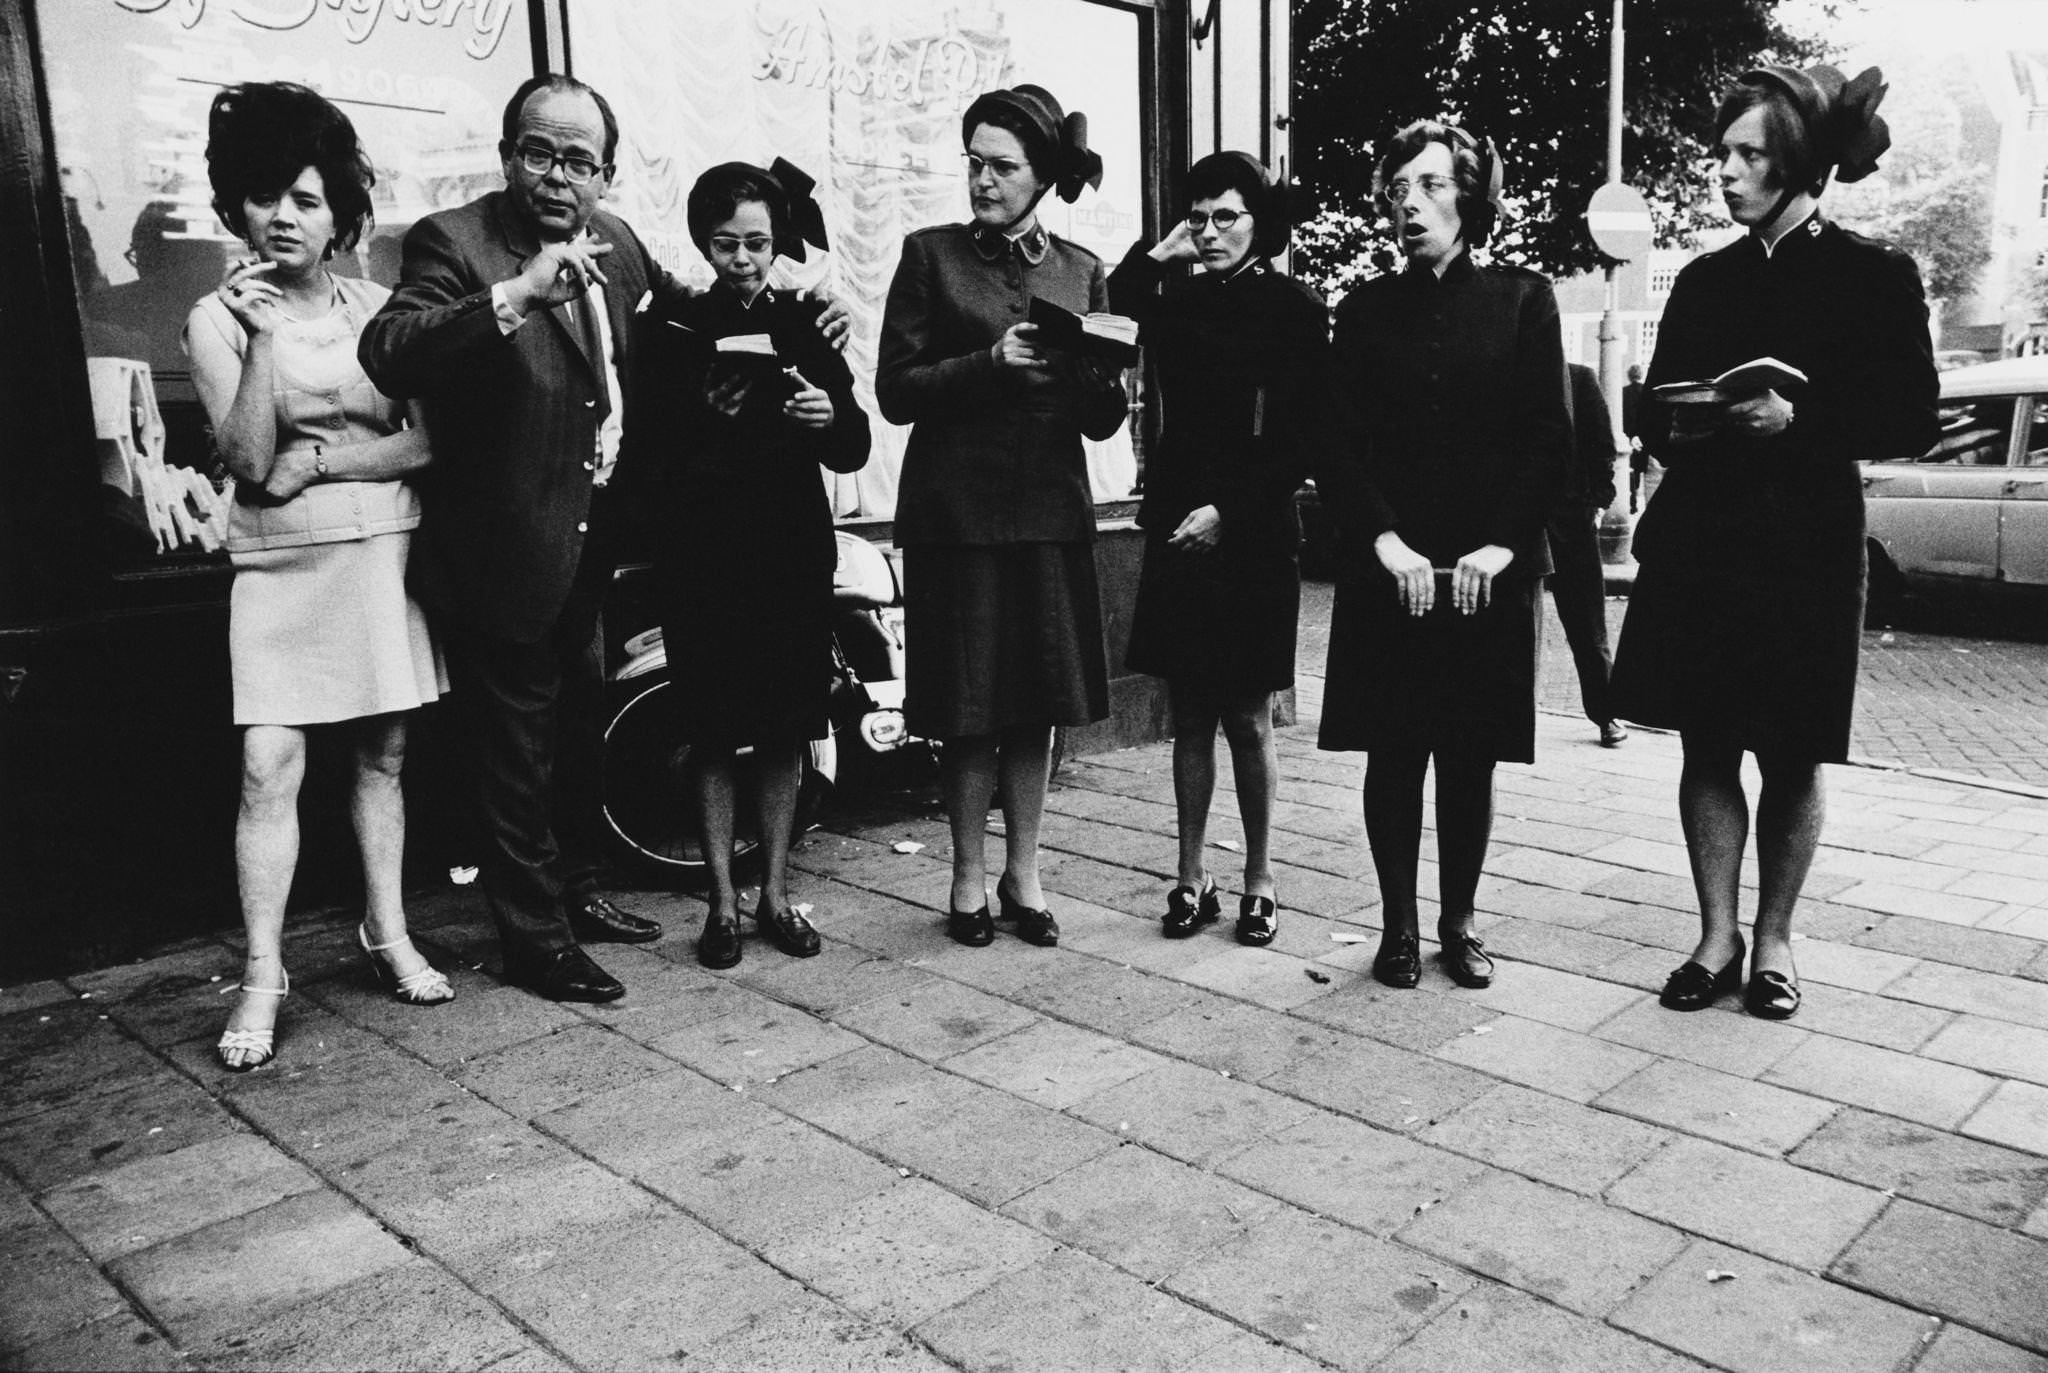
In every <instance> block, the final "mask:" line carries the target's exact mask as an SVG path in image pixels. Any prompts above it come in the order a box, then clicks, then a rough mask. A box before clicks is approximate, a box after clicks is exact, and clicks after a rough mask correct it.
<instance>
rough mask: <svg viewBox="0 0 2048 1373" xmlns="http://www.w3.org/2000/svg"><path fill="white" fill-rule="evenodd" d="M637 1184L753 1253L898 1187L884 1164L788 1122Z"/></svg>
mask: <svg viewBox="0 0 2048 1373" xmlns="http://www.w3.org/2000/svg"><path fill="white" fill-rule="evenodd" d="M637 1176H638V1179H639V1181H640V1182H641V1183H643V1184H644V1185H646V1186H647V1187H650V1188H652V1189H653V1190H654V1191H656V1192H658V1193H660V1194H661V1195H662V1196H665V1197H667V1198H668V1199H669V1200H671V1201H673V1202H675V1204H676V1205H678V1206H680V1207H682V1208H683V1209H684V1210H685V1211H688V1212H689V1213H690V1214H691V1215H693V1216H695V1217H697V1219H699V1220H701V1221H703V1222H704V1223H705V1224H706V1225H709V1226H710V1227H711V1228H712V1229H714V1230H716V1231H718V1232H719V1233H720V1234H721V1235H724V1236H726V1237H727V1238H728V1239H733V1240H737V1241H739V1242H740V1243H741V1244H744V1245H746V1246H748V1247H749V1248H759V1247H760V1246H761V1245H762V1244H763V1243H764V1242H766V1241H767V1240H768V1239H769V1238H771V1237H772V1236H774V1235H777V1234H780V1233H782V1232H783V1231H786V1230H789V1229H792V1228H795V1227H797V1226H801V1225H817V1224H824V1223H826V1222H827V1221H828V1219H829V1217H830V1216H831V1214H832V1213H833V1212H834V1211H837V1210H840V1209H842V1208H844V1207H847V1206H850V1205H852V1204H853V1203H855V1202H858V1201H860V1200H862V1199H864V1198H866V1197H870V1196H873V1195H874V1194H875V1193H877V1192H881V1191H885V1190H887V1189H888V1188H890V1187H892V1186H894V1185H895V1184H896V1182H897V1181H898V1180H899V1179H898V1176H897V1173H896V1170H895V1169H894V1168H891V1167H890V1166H889V1165H888V1164H886V1163H883V1162H882V1161H881V1160H879V1159H877V1158H874V1157H872V1156H871V1155H868V1154H864V1153H862V1152H861V1151H860V1150H858V1149H855V1148H853V1147H852V1146H851V1145H846V1144H841V1143H840V1142H839V1141H838V1140H836V1139H833V1138H832V1137H831V1136H829V1135H826V1134H824V1133H822V1132H820V1131H818V1130H815V1129H813V1128H811V1127H810V1126H808V1125H806V1124H804V1123H803V1122H801V1121H796V1120H786V1119H785V1120H778V1121H776V1122H774V1123H772V1124H769V1125H763V1126H760V1127H758V1128H756V1129H753V1130H748V1131H745V1132H744V1133H738V1134H731V1135H727V1136H725V1137H724V1138H721V1139H720V1140H718V1141H717V1142H716V1143H715V1144H714V1145H712V1146H711V1147H709V1148H707V1149H704V1150H702V1151H701V1152H699V1153H697V1154H694V1155H688V1156H683V1157H677V1158H670V1159H665V1160H662V1161H661V1162H659V1163H653V1164H650V1165H648V1166H647V1167H646V1168H644V1169H642V1170H641V1171H640V1173H639V1174H638V1175H637Z"/></svg>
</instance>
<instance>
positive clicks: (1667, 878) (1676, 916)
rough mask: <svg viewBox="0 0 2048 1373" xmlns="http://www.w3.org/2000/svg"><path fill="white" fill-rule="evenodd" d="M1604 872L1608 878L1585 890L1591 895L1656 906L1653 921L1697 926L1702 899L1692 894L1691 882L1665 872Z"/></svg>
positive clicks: (1609, 870) (1610, 869)
mask: <svg viewBox="0 0 2048 1373" xmlns="http://www.w3.org/2000/svg"><path fill="white" fill-rule="evenodd" d="M1605 872H1606V874H1607V875H1606V876H1605V877H1603V878H1601V879H1600V880H1599V881H1597V882H1595V883H1594V884H1593V885H1592V886H1590V887H1588V888H1586V894H1587V895H1588V896H1605V897H1611V898H1612V899H1614V900H1616V901H1627V902H1630V903H1632V904H1635V905H1638V906H1654V907H1657V908H1658V910H1657V912H1656V913H1655V914H1654V916H1653V917H1652V918H1653V919H1656V920H1662V921H1670V922H1675V924H1676V926H1678V927H1681V928H1682V927H1683V926H1684V925H1686V924H1688V923H1691V924H1694V925H1697V923H1698V921H1699V915H1698V912H1699V897H1698V894H1697V893H1695V892H1694V891H1693V887H1692V879H1690V878H1686V877H1673V876H1672V875H1671V874H1669V873H1662V872H1629V871H1621V872H1617V871H1616V870H1614V869H1613V868H1608V869H1605ZM1601 923H1602V924H1603V925H1604V924H1608V923H1613V922H1607V921H1603V922H1601ZM1687 942H1688V943H1690V942H1691V941H1690V940H1688V941H1687Z"/></svg>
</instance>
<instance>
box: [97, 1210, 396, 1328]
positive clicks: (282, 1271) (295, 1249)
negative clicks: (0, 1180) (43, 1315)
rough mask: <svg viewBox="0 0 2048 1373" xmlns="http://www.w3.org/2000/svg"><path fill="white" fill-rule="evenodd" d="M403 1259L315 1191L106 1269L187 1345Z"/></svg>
mask: <svg viewBox="0 0 2048 1373" xmlns="http://www.w3.org/2000/svg"><path fill="white" fill-rule="evenodd" d="M411 1258H412V1255H411V1254H410V1252H409V1251H407V1249H406V1248H405V1246H404V1245H402V1244H400V1243H399V1242H398V1241H397V1240H396V1239H395V1238H393V1237H392V1235H390V1234H389V1233H388V1232H386V1231H385V1230H384V1229H382V1228H381V1227H380V1226H378V1224H377V1223H376V1222H375V1221H373V1220H371V1219H370V1218H369V1217H368V1216H366V1215H364V1214H363V1213H362V1212H361V1211H358V1210H357V1209H356V1208H355V1207H354V1206H351V1205H350V1204H349V1203H348V1202H346V1201H344V1200H342V1199H341V1198H340V1197H338V1196H336V1195H334V1194H333V1193H332V1192H327V1191H320V1192H309V1193H307V1194H305V1195H303V1196H297V1197H290V1198H287V1199H286V1200H284V1201H280V1202H278V1203H277V1204H276V1205H274V1206H266V1207H265V1208H263V1209H262V1210H261V1211H252V1212H250V1213H249V1214H247V1215H243V1216H237V1217H235V1218H234V1219H232V1220H225V1221H221V1222H220V1223H219V1224H216V1225H210V1226H207V1227H206V1228H205V1229H203V1230H196V1231H194V1232H192V1233H191V1234H188V1235H181V1236H179V1237H178V1238H177V1239H174V1240H170V1241H167V1242H166V1243H163V1244H159V1245H155V1246H153V1247H151V1248H149V1249H144V1250H141V1251H139V1252H137V1253H133V1254H128V1255H124V1256H123V1257H121V1258H118V1259H116V1260H114V1261H113V1262H112V1263H111V1264H109V1265H108V1266H107V1271H108V1272H109V1273H110V1274H111V1275H112V1276H113V1277H114V1279H115V1280H116V1281H117V1282H119V1283H120V1284H121V1285H122V1286H123V1287H125V1288H126V1289H127V1290H128V1291H130V1292H132V1293H133V1294H134V1295H135V1299H136V1301H138V1302H139V1303H141V1305H142V1306H143V1307H144V1308H146V1309H147V1310H148V1311H149V1313H150V1314H151V1315H152V1316H154V1317H155V1318H156V1319H157V1320H158V1321H159V1322H161V1323H162V1324H163V1325H164V1326H165V1327H166V1328H167V1329H169V1330H170V1332H171V1334H172V1336H173V1337H174V1338H175V1339H176V1340H177V1341H178V1343H179V1344H180V1345H183V1346H187V1347H189V1346H191V1345H193V1344H196V1343H200V1342H203V1341H205V1340H207V1339H209V1338H211V1337H213V1336H215V1335H217V1334H220V1333H222V1332H223V1331H226V1330H228V1329H231V1328H233V1327H235V1326H237V1325H239V1324H244V1323H247V1322H249V1321H251V1320H253V1319H254V1318H256V1317H258V1316H260V1315H265V1314H268V1313H270V1312H273V1311H279V1310H282V1309H284V1308H285V1307H288V1306H295V1305H297V1304H298V1303H300V1302H304V1301H308V1300H310V1299H312V1298H314V1297H317V1296H319V1295H320V1294H321V1293H323V1292H328V1291H331V1290H333V1289H334V1288H337V1287H340V1286H342V1285H344V1284H345V1283H350V1282H353V1281H355V1280H356V1279H357V1278H362V1277H368V1276H369V1275H371V1274H373V1273H381V1272H383V1271H384V1270H385V1269H388V1268H397V1267H399V1266H401V1265H403V1264H405V1263H407V1262H409V1261H410V1260H411Z"/></svg>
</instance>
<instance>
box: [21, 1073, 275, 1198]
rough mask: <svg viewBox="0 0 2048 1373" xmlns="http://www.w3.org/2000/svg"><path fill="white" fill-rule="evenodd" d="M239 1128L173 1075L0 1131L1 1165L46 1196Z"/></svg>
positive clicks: (78, 1102)
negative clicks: (73, 1183)
mask: <svg viewBox="0 0 2048 1373" xmlns="http://www.w3.org/2000/svg"><path fill="white" fill-rule="evenodd" d="M236 1129H237V1126H236V1122H235V1120H234V1118H233V1117H232V1116H230V1115H229V1114H228V1113H227V1112H226V1111H223V1110H222V1109H221V1108H220V1107H219V1106H218V1105H217V1104H215V1102H214V1100H213V1099H212V1098H211V1097H209V1096H207V1094H206V1093H205V1092H203V1091H201V1090H200V1089H199V1088H198V1087H195V1086H193V1085H192V1084H191V1083H190V1082H187V1081H186V1080H185V1079H184V1078H182V1077H173V1076H169V1075H166V1076H163V1077H159V1078H153V1079H150V1080H148V1081H145V1082H142V1083H140V1084H138V1085H136V1086H132V1087H129V1088H127V1089H126V1090H123V1091H118V1092H109V1093H104V1094H102V1095H99V1096H91V1097H85V1098H83V1099H80V1100H77V1101H75V1102H74V1103H72V1104H70V1105H67V1106H62V1107H58V1108H56V1109H53V1110H49V1111H44V1112H42V1113H40V1114H38V1115H33V1116H28V1117H26V1118H23V1119H19V1120H15V1121H11V1122H9V1123H7V1124H4V1125H0V1163H4V1164H6V1165H7V1166H8V1167H11V1168H13V1169H14V1172H15V1175H16V1176H17V1177H19V1178H20V1179H21V1181H22V1183H23V1184H24V1185H26V1186H27V1187H28V1188H29V1190H30V1191H41V1190H43V1189H44V1188H48V1187H54V1186H56V1185H57V1184H59V1183H64V1182H70V1181H71V1180H73V1179H74V1178H81V1177H87V1176H90V1175H92V1174H94V1173H101V1172H105V1171H108V1170H110V1169H114V1168H119V1167H120V1166H122V1165H123V1164H126V1163H133V1162H134V1161H136V1160H137V1159H144V1158H150V1157H153V1156H155V1155H158V1154H168V1153H171V1152H173V1151H174V1150H178V1149H183V1148H184V1147H185V1146H187V1145H189V1144H197V1143H199V1142H200V1141H202V1140H208V1139H216V1138H218V1137H220V1136H222V1135H227V1134H232V1133H234V1132H235V1130H236Z"/></svg>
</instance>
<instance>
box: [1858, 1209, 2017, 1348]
mask: <svg viewBox="0 0 2048 1373" xmlns="http://www.w3.org/2000/svg"><path fill="white" fill-rule="evenodd" d="M1829 1275H1830V1276H1831V1277H1834V1278H1836V1279H1839V1280H1840V1281H1842V1282H1846V1283H1849V1284H1851V1285H1853V1286H1856V1287H1861V1288H1863V1289H1865V1290H1866V1291H1870V1292H1875V1293H1877V1294H1878V1295H1880V1296H1884V1297H1889V1298H1891V1299H1892V1300H1894V1301H1898V1302H1903V1303H1905V1304H1907V1305H1909V1306H1915V1307H1919V1308H1920V1309H1921V1310H1924V1311H1933V1312H1935V1313H1937V1314H1938V1315H1941V1316H1944V1317H1946V1318H1948V1319H1950V1320H1956V1321H1961V1322H1962V1323H1963V1324H1965V1325H1969V1326H1973V1327H1975V1328H1976V1329H1978V1330H1982V1331H1984V1332H1985V1333H1987V1334H1990V1335H1995V1336H1997V1337H1998V1338H1999V1339H2002V1340H2008V1341H2010V1342H2012V1343H2013V1344H2017V1345H2020V1346H2022V1347H2024V1348H2027V1349H2031V1350H2033V1351H2034V1352H2035V1353H2037V1354H2048V1301H2043V1300H2042V1293H2044V1292H2048V1240H2040V1239H2035V1238H2034V1237H2033V1236H2031V1235H2022V1234H2017V1233H2015V1232H2013V1231H2011V1230H2002V1229H1999V1228H1997V1227H1995V1226H1990V1225H1985V1224H1984V1223H1983V1222H1981V1221H1974V1220H1970V1219H1968V1218H1967V1217H1963V1216H1956V1215H1951V1214H1949V1213H1948V1212H1946V1211H1937V1210H1935V1209H1934V1208H1933V1207H1930V1206H1922V1205H1920V1204H1919V1203H1918V1202H1912V1201H1898V1202H1894V1203H1892V1205H1891V1208H1890V1209H1889V1210H1887V1211H1886V1212H1885V1213H1884V1215H1883V1216H1881V1217H1879V1218H1878V1222H1877V1224H1875V1225H1873V1226H1871V1227H1870V1229H1869V1230H1868V1231H1867V1232H1865V1234H1864V1235H1863V1236H1862V1238H1860V1239H1858V1240H1857V1241H1856V1243H1855V1244H1854V1245H1853V1246H1851V1247H1850V1249H1849V1252H1848V1253H1846V1254H1844V1255H1842V1257H1841V1258H1839V1259H1837V1260H1836V1261H1835V1266H1834V1267H1833V1269H1831V1270H1830V1274H1829Z"/></svg>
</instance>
